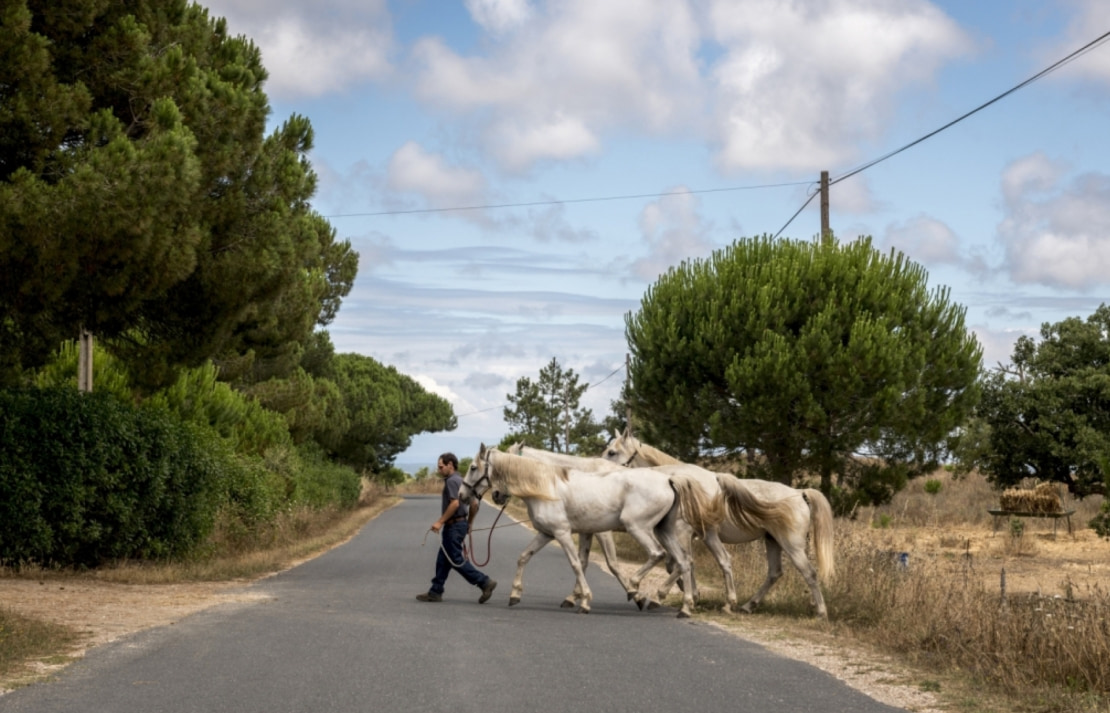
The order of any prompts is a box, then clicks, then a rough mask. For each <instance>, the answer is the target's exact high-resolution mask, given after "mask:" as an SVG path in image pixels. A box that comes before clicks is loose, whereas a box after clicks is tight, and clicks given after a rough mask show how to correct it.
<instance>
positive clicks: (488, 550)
mask: <svg viewBox="0 0 1110 713" xmlns="http://www.w3.org/2000/svg"><path fill="white" fill-rule="evenodd" d="M507 507H509V501H508V500H506V501H505V504H504V505H502V506H501V509H500V510H498V511H497V517H495V518H493V525H492V526H490V528H489V537H487V538H486V561H485V562H482V563H481V564H479V563H478V562H476V561H475V560H474V556H473V554H470V553H472V552H473V551H474V531H473V530H471V531H469V532H467V533H466V534H467V537H469V538H470V551H469V552H468V551H467V548H466V546H465V545H464V546H463V556H464V557H465V556H467V555H468V554H469V555H470V561H471V562H472V563H473V564H474V566H475V567H485V566H486V565H487V564H489V558H490V557H491V556H492V555H493V547H492V545H493V531H494V530H495V529H497V521H498V520H500V519H501V513H503V512H505V508H507ZM442 546H443V544H442V543H441V544H440V547H442Z"/></svg>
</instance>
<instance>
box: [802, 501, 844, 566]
mask: <svg viewBox="0 0 1110 713" xmlns="http://www.w3.org/2000/svg"><path fill="white" fill-rule="evenodd" d="M802 493H803V494H804V495H805V496H806V501H807V502H808V503H809V521H810V524H811V525H812V526H813V549H814V552H816V554H817V576H818V577H820V578H821V580H822V581H825V582H828V581H829V580H830V579H832V577H833V574H835V573H836V563H835V562H834V561H833V551H834V549H835V548H834V547H833V511H832V507H831V506H830V505H829V501H828V500H827V499H826V498H825V496H824V495H823V494H822V493H821V491H820V490H816V489H814V488H806V489H805V490H803V491H802Z"/></svg>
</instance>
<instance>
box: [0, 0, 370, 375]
mask: <svg viewBox="0 0 1110 713" xmlns="http://www.w3.org/2000/svg"><path fill="white" fill-rule="evenodd" d="M0 73H2V74H0V383H2V382H4V381H7V382H12V381H14V380H15V379H17V378H18V375H19V373H20V371H21V370H23V369H26V368H28V367H34V366H37V365H40V364H42V363H44V362H45V360H46V359H47V358H48V356H49V354H50V352H51V350H52V349H54V348H56V347H57V346H58V344H59V343H60V342H61V341H62V340H63V339H65V338H73V337H75V336H76V335H77V331H78V329H79V327H80V326H84V327H85V328H87V329H90V330H92V331H93V332H94V333H96V334H97V335H98V336H99V337H100V338H101V339H102V340H103V341H104V342H105V343H106V344H108V345H109V346H110V348H112V350H113V351H115V352H116V353H117V354H119V355H121V356H122V357H124V358H125V359H126V360H127V362H128V363H129V364H130V365H131V366H132V368H134V369H135V370H136V371H137V373H138V376H139V377H140V378H141V379H142V380H144V381H145V382H147V383H149V384H150V385H159V384H164V383H167V382H168V381H170V380H171V378H172V372H173V368H174V367H175V366H177V365H195V364H199V363H201V362H203V361H204V360H205V359H207V358H209V357H212V356H216V355H219V354H235V353H247V352H250V351H251V350H255V351H256V352H259V353H260V354H265V355H266V356H270V355H272V354H276V353H279V352H281V351H282V350H286V349H289V348H290V347H289V346H288V345H289V344H290V343H300V342H303V341H304V340H305V339H307V335H309V334H311V332H312V330H313V328H314V326H315V325H316V324H324V323H326V322H327V321H328V320H330V318H331V317H332V316H334V313H335V309H336V306H337V304H338V300H339V299H340V298H341V297H342V296H343V295H345V294H346V292H347V291H348V290H349V289H350V284H351V282H352V280H353V278H354V273H355V270H356V265H357V256H356V255H355V254H354V253H353V252H352V251H351V249H350V246H349V244H347V243H345V242H339V241H337V240H336V236H335V232H334V230H333V229H332V228H331V226H330V225H329V224H328V223H327V221H326V220H324V219H323V218H322V217H321V216H319V215H318V214H317V213H315V212H314V211H312V210H311V208H310V206H309V204H308V200H309V198H310V197H311V196H312V195H313V193H314V191H315V176H314V174H313V172H312V170H311V167H310V166H309V164H308V161H307V159H306V154H307V152H308V151H309V149H310V148H311V146H312V129H311V126H310V125H309V123H308V121H307V120H306V119H304V118H303V117H299V116H293V117H291V118H290V119H289V120H287V121H286V122H285V123H284V124H282V125H281V126H280V127H279V128H277V129H276V130H275V131H273V133H271V134H270V135H268V136H267V135H266V122H267V118H268V115H269V113H270V108H269V104H268V101H267V98H266V95H265V93H264V92H263V90H262V85H263V83H264V81H265V79H266V72H265V69H264V68H263V66H262V63H261V57H260V54H259V51H258V49H257V48H256V47H255V46H254V44H253V43H252V42H250V41H249V40H248V39H246V38H243V37H232V36H230V35H229V34H228V32H227V27H226V23H225V22H224V21H223V20H213V19H211V18H209V16H208V13H207V11H206V10H205V9H204V8H202V7H200V6H198V5H195V4H191V3H189V2H186V1H185V0H117V1H112V2H109V1H108V0H13V1H11V2H5V3H4V4H3V6H2V9H0ZM293 366H295V364H290V365H289V368H292V367H293Z"/></svg>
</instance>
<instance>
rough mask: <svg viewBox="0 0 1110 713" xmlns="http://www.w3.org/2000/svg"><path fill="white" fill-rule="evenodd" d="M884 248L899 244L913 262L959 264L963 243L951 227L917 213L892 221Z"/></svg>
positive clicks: (884, 241) (896, 246)
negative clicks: (961, 243) (909, 217)
mask: <svg viewBox="0 0 1110 713" xmlns="http://www.w3.org/2000/svg"><path fill="white" fill-rule="evenodd" d="M882 247H883V249H884V250H885V249H889V248H892V247H893V248H896V249H898V250H901V251H902V252H903V253H905V254H906V256H907V257H908V258H910V259H911V260H913V261H914V262H919V263H923V264H925V265H943V264H949V265H958V264H960V263H961V262H962V259H961V257H960V244H959V239H958V238H957V237H956V234H955V233H954V232H952V229H951V228H949V227H948V226H947V225H945V224H944V223H942V222H941V221H939V220H936V219H935V218H930V217H929V216H927V215H918V216H916V217H914V218H911V219H909V220H907V221H903V222H900V223H892V224H891V225H888V226H887V228H886V234H885V235H884V236H883V239H882Z"/></svg>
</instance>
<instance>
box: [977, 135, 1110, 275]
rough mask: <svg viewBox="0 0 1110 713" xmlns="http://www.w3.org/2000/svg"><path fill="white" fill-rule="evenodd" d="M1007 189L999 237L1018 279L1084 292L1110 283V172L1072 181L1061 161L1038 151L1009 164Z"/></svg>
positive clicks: (1005, 180) (1007, 266) (1008, 266)
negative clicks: (1064, 173)
mask: <svg viewBox="0 0 1110 713" xmlns="http://www.w3.org/2000/svg"><path fill="white" fill-rule="evenodd" d="M1002 189H1003V195H1004V197H1005V204H1006V217H1005V218H1004V219H1003V221H1002V223H1001V224H1000V225H999V227H998V238H999V240H1000V241H1001V243H1002V245H1003V248H1004V250H1005V256H1006V257H1005V269H1006V270H1008V271H1009V273H1010V278H1011V279H1012V280H1013V281H1014V282H1016V283H1018V284H1040V285H1045V286H1049V287H1056V288H1065V289H1072V290H1081V291H1087V290H1091V289H1094V288H1096V287H1100V286H1104V285H1108V284H1110V176H1107V175H1106V174H1101V173H1087V174H1083V175H1080V176H1076V177H1074V178H1072V179H1071V180H1070V182H1069V181H1068V180H1067V179H1066V178H1065V177H1064V175H1063V167H1062V166H1061V165H1060V164H1057V163H1054V162H1052V161H1050V160H1049V159H1047V158H1046V157H1045V156H1044V155H1042V154H1033V155H1031V156H1027V157H1025V158H1023V159H1020V160H1018V161H1015V162H1013V163H1012V164H1010V166H1008V167H1007V169H1006V171H1005V173H1004V175H1003V178H1002Z"/></svg>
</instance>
